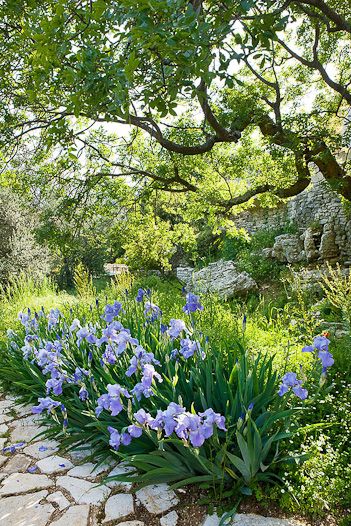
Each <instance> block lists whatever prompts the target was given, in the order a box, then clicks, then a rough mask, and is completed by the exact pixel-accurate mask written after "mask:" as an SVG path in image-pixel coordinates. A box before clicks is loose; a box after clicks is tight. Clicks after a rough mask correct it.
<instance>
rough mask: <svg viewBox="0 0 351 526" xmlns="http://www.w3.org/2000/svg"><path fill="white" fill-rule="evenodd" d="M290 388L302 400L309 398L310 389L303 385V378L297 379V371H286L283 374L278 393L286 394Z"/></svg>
mask: <svg viewBox="0 0 351 526" xmlns="http://www.w3.org/2000/svg"><path fill="white" fill-rule="evenodd" d="M290 388H291V389H292V391H293V393H294V394H295V395H296V396H297V397H298V398H300V399H301V400H305V399H306V398H307V396H308V391H307V389H304V388H303V387H302V380H298V379H297V376H296V373H286V374H285V375H284V376H283V378H282V383H281V385H280V388H279V391H278V395H279V396H284V395H285V394H286V393H287V392H288V391H289V389H290Z"/></svg>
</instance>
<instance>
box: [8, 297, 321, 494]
mask: <svg viewBox="0 0 351 526" xmlns="http://www.w3.org/2000/svg"><path fill="white" fill-rule="evenodd" d="M151 298H153V296H152V293H151V291H144V290H143V289H139V290H138V295H137V300H136V301H135V300H134V298H133V297H131V294H130V293H128V294H127V295H125V296H124V298H123V305H122V304H121V303H119V302H115V303H113V304H110V305H107V306H106V307H105V308H101V306H100V302H99V301H96V303H95V306H94V308H89V307H88V306H86V305H77V306H75V307H73V309H72V310H71V312H70V313H66V314H63V313H61V312H60V311H58V310H57V309H53V310H51V311H50V312H49V313H47V315H46V313H45V312H44V310H40V311H39V312H35V313H31V312H30V311H29V312H25V313H22V314H21V315H20V319H21V322H22V324H23V330H22V331H18V332H17V333H12V332H11V331H10V332H9V342H8V348H7V350H6V352H3V353H2V354H1V356H0V359H1V363H0V376H1V378H2V379H3V381H4V382H8V383H10V384H11V385H12V386H16V387H17V388H19V389H20V390H21V391H22V393H24V396H25V397H26V399H27V401H28V400H31V401H34V400H35V399H36V398H38V399H39V403H38V405H36V406H35V409H34V411H35V412H42V411H45V410H47V411H48V414H50V415H51V416H52V417H53V420H54V422H56V423H54V425H53V426H52V427H51V431H50V432H49V436H55V437H58V436H59V437H61V438H62V440H63V444H64V445H66V446H70V445H72V443H75V444H77V443H78V444H80V445H82V446H84V445H85V444H87V443H91V444H92V445H93V447H94V448H95V451H96V454H97V455H100V456H101V457H106V456H108V455H109V454H110V453H111V452H110V449H112V450H113V451H114V452H115V454H116V455H118V456H119V457H120V458H122V459H124V460H125V461H126V462H127V463H128V464H129V465H131V466H133V467H134V468H136V469H137V472H138V474H135V473H134V474H131V475H129V477H130V478H131V480H132V481H134V482H139V483H141V484H147V483H152V482H165V481H168V482H172V483H173V484H174V485H175V486H180V485H186V484H189V483H195V482H197V483H200V484H201V485H202V486H203V487H208V488H213V489H215V490H216V491H219V493H217V495H218V494H219V495H226V496H230V495H233V494H236V493H238V491H239V490H241V491H242V492H244V493H248V492H250V491H251V490H252V488H253V487H254V485H255V484H257V482H259V481H261V482H265V483H267V482H268V481H274V480H275V477H276V475H277V473H279V472H280V462H282V460H284V459H285V461H286V462H288V461H290V460H291V458H290V456H289V455H288V456H287V457H286V451H284V450H285V448H284V446H283V443H284V441H285V439H287V438H289V437H291V434H292V433H291V429H290V430H289V427H290V421H291V419H292V417H293V416H294V415H295V414H296V413H297V412H298V410H299V407H301V406H299V404H296V401H298V400H299V398H296V397H295V396H294V395H293V392H292V391H294V392H295V393H296V395H297V396H299V397H300V398H305V394H306V393H305V391H304V389H303V388H302V386H301V383H302V382H298V381H297V380H296V376H295V375H294V374H293V373H289V374H290V376H288V377H284V378H285V380H284V381H283V384H282V385H280V388H279V383H280V382H279V378H278V374H277V372H275V371H274V368H273V357H270V358H269V357H267V356H264V355H262V354H258V355H257V356H256V357H255V358H254V357H251V356H250V355H249V354H248V353H247V352H246V351H245V350H244V348H243V347H242V346H241V345H240V343H239V342H238V343H232V346H231V347H229V348H227V349H226V352H221V350H220V348H219V347H218V346H217V345H216V343H215V342H212V341H211V340H210V341H209V340H208V338H207V337H205V336H204V334H203V332H202V331H201V329H202V326H201V321H202V316H203V315H204V312H203V311H202V306H201V305H200V303H199V300H198V298H197V297H196V296H193V295H191V294H190V295H188V296H187V303H186V305H185V307H184V309H185V311H186V312H187V320H186V322H184V321H182V320H179V319H178V320H174V319H173V320H171V321H170V324H169V325H168V326H164V325H163V323H162V316H161V312H160V309H159V308H158V307H157V306H156V305H155V304H154V303H153V302H152V301H153V300H151ZM184 309H183V310H184ZM101 320H102V321H101ZM316 367H317V369H316V374H318V375H320V364H317V366H316ZM294 378H295V380H294ZM284 382H285V383H284ZM279 389H280V394H278V390H279ZM285 393H286V394H285ZM285 457H286V458H285Z"/></svg>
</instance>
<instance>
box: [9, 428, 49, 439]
mask: <svg viewBox="0 0 351 526" xmlns="http://www.w3.org/2000/svg"><path fill="white" fill-rule="evenodd" d="M44 430H45V428H44V427H39V426H18V427H15V429H13V431H12V432H11V441H12V442H31V441H32V440H40V439H41V440H42V438H43V437H37V435H38V434H40V433H42V432H43V431H44Z"/></svg>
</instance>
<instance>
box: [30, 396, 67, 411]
mask: <svg viewBox="0 0 351 526" xmlns="http://www.w3.org/2000/svg"><path fill="white" fill-rule="evenodd" d="M38 402H39V405H37V406H34V407H32V413H35V414H40V413H42V412H43V411H48V412H51V411H53V409H55V408H56V407H58V406H59V405H61V404H60V402H57V401H56V400H53V399H52V398H50V397H49V396H47V397H46V398H39V399H38Z"/></svg>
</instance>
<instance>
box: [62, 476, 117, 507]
mask: <svg viewBox="0 0 351 526" xmlns="http://www.w3.org/2000/svg"><path fill="white" fill-rule="evenodd" d="M56 486H60V487H61V488H63V489H65V490H66V491H68V493H69V494H70V495H71V496H72V498H73V499H74V500H75V501H76V502H77V503H78V504H93V505H95V506H97V505H99V504H101V502H103V501H104V500H105V499H106V498H107V497H108V496H109V494H110V493H111V490H110V488H108V487H107V486H97V485H96V484H94V483H92V482H88V481H87V480H83V479H78V478H74V477H68V476H67V475H65V476H63V477H59V478H58V479H57V481H56Z"/></svg>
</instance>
